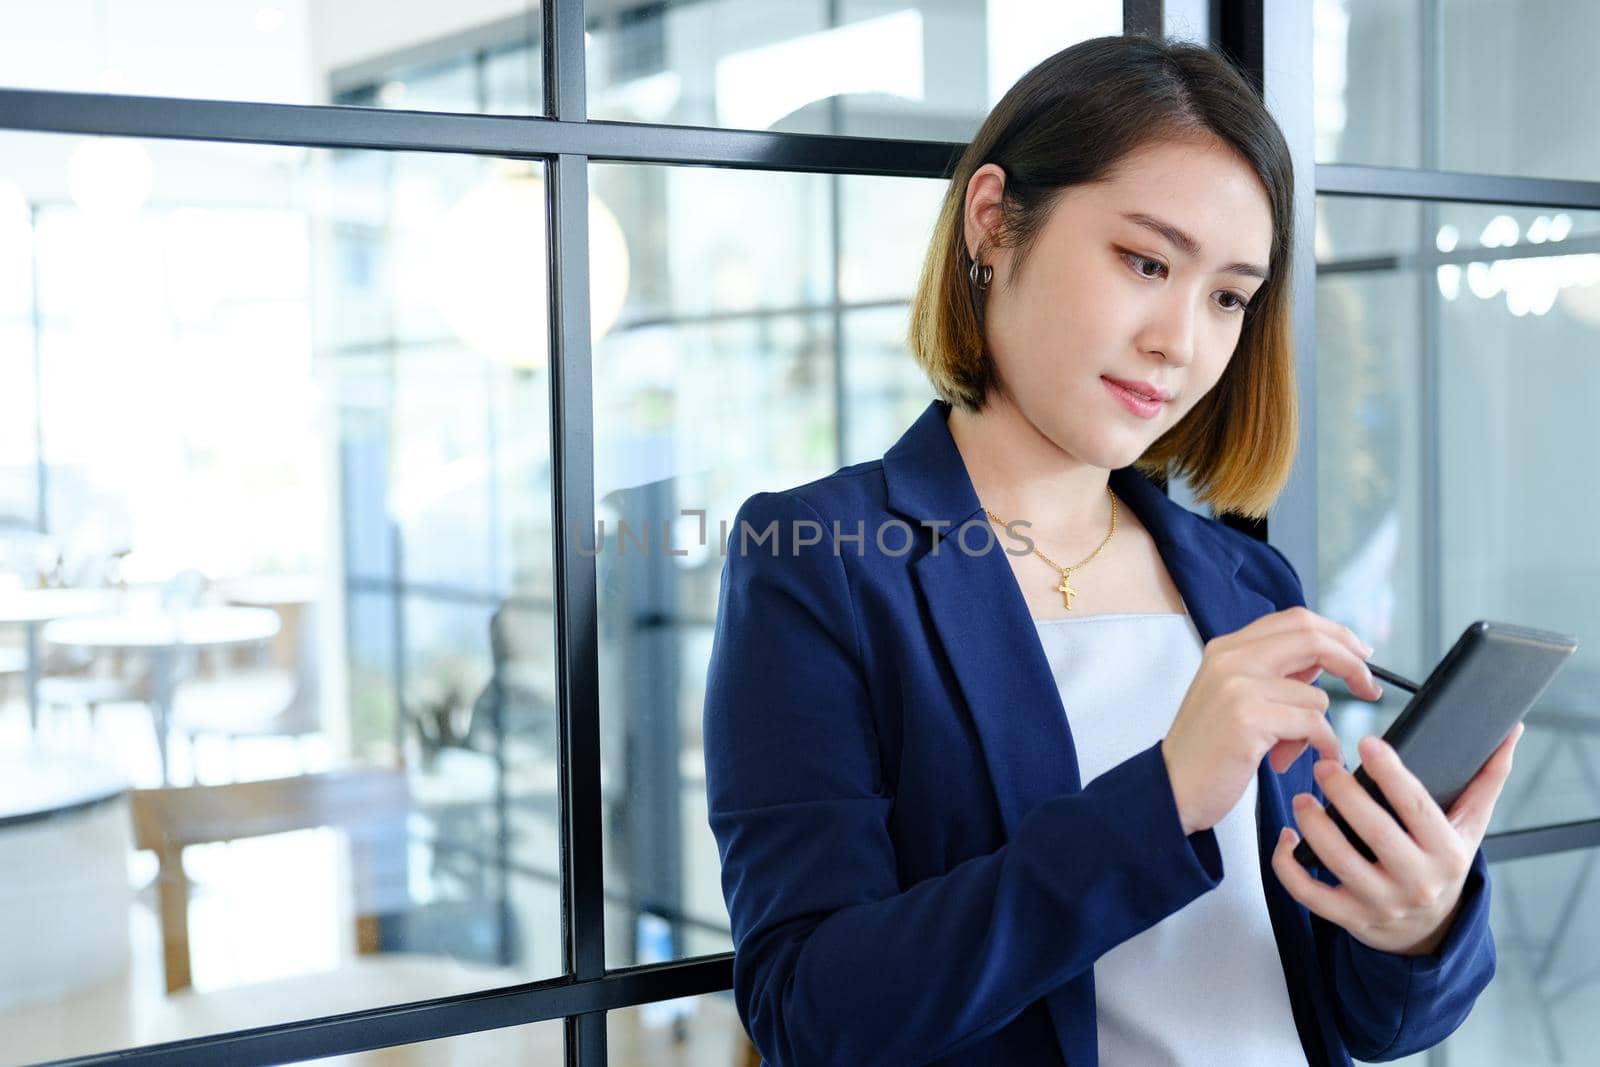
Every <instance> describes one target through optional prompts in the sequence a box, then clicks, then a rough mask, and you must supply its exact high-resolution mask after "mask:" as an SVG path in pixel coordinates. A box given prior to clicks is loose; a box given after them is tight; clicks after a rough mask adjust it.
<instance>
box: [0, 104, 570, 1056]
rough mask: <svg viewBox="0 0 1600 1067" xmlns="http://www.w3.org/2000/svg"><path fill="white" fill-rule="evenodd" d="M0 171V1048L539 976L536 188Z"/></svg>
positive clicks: (142, 145)
mask: <svg viewBox="0 0 1600 1067" xmlns="http://www.w3.org/2000/svg"><path fill="white" fill-rule="evenodd" d="M0 158H3V159H4V160H5V163H4V165H3V166H0V190H3V195H0V203H4V205H5V209H4V219H5V221H4V223H3V225H4V226H5V229H6V236H7V239H6V240H5V241H3V242H0V247H3V248H4V264H5V266H4V268H3V269H4V271H5V275H6V284H5V285H4V287H3V292H4V294H5V295H4V303H3V305H0V337H3V338H4V343H3V346H0V376H3V378H4V381H5V382H6V383H8V386H9V387H8V388H6V389H4V390H3V395H4V403H5V404H6V405H7V408H8V412H9V414H10V415H11V416H12V417H8V418H7V419H6V420H5V422H6V424H7V425H6V430H5V432H4V435H3V437H0V484H3V485H4V486H5V487H6V488H5V492H4V496H3V497H0V508H3V513H4V533H3V535H0V633H3V636H0V640H3V641H4V642H5V644H4V646H3V652H4V660H3V664H4V666H5V668H6V669H5V673H4V674H3V675H0V680H3V681H4V683H5V689H4V692H3V704H0V763H3V765H4V770H3V771H0V781H4V782H5V783H6V788H5V790H3V791H0V793H3V796H0V804H3V805H4V807H3V808H0V863H3V864H4V866H5V868H6V869H7V870H10V871H12V872H13V875H14V877H12V879H11V882H10V884H9V886H8V893H7V898H8V902H9V903H8V907H7V908H6V909H5V915H4V918H3V919H0V923H3V925H4V927H5V929H4V930H0V942H3V943H4V944H6V945H7V946H8V948H7V951H6V953H5V954H4V960H3V962H0V1033H4V1034H5V1035H6V1039H5V1040H4V1041H3V1042H0V1046H3V1051H0V1060H3V1061H4V1062H7V1063H14V1062H32V1061H36V1060H43V1059H56V1058H60V1057H64V1056H68V1055H77V1054H84V1053H89V1052H95V1051H101V1050H106V1049H114V1048H119V1047H123V1046H127V1045H132V1044H143V1043H146V1042H149V1041H157V1040H173V1039H177V1038H181V1037H187V1036H193V1035H194V1034H196V1033H205V1032H212V1031H216V1030H235V1029H242V1028H245V1027H249V1026H259V1025H264V1024H268V1023H275V1022H281V1021H285V1020H289V1019H298V1018H305V1017H311V1016H320V1015H327V1014H331V1013H334V1012H336V1011H344V1010H355V1009H359V1008H370V1007H376V1006H380V1005H385V1004H392V1003H398V1002H406V1001H413V1000H419V999H424V998H427V997H433V996H441V995H446V994H449V993H460V992H466V991H471V990H476V989H484V988H489V987H497V986H503V985H507V984H513V983H517V982H523V981H527V980H529V979H533V978H543V977H551V976H554V975H558V974H560V973H561V971H562V953H561V942H560V933H561V906H560V889H559V887H560V876H559V864H558V851H557V825H558V821H557V801H556V741H555V739H556V715H555V683H554V667H553V663H554V658H553V640H554V638H553V633H554V629H553V611H552V606H551V559H552V553H553V539H552V537H551V531H550V507H551V505H550V472H549V462H550V461H549V456H550V448H549V425H548V411H549V387H548V355H547V351H546V348H547V344H546V335H547V330H546V327H545V324H544V312H543V308H544V305H545V300H546V282H545V277H544V271H545V247H546V243H545V238H544V232H543V231H544V192H543V181H544V179H543V172H542V168H541V167H540V166H538V165H536V164H527V163H511V162H508V161H501V160H495V159H488V158H480V157H468V156H446V155H436V154H406V153H375V152H354V151H350V152H346V151H324V150H308V149H290V148H272V147H265V146H256V145H250V146H231V145H220V144H207V143H198V142H178V141H135V140H101V139H95V138H80V137H67V136H60V135H43V134H22V133H4V134H0ZM113 158H114V159H115V160H116V161H117V162H118V163H119V167H118V168H117V169H115V170H106V169H104V164H105V162H106V160H108V159H113ZM86 160H87V162H86ZM130 175H131V176H133V177H137V176H138V175H143V176H144V180H143V182H142V184H134V183H131V181H130ZM19 872H20V873H19Z"/></svg>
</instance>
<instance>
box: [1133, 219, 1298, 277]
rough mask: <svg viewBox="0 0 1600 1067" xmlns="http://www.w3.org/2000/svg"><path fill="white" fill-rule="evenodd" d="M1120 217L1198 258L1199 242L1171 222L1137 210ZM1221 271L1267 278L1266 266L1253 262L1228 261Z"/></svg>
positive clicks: (1193, 257) (1189, 255)
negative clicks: (1152, 232) (1150, 231)
mask: <svg viewBox="0 0 1600 1067" xmlns="http://www.w3.org/2000/svg"><path fill="white" fill-rule="evenodd" d="M1122 217H1123V218H1125V219H1127V220H1128V221H1129V222H1132V223H1134V224H1136V225H1139V226H1143V227H1144V228H1145V229H1147V230H1153V231H1154V232H1155V233H1157V234H1160V235H1161V236H1162V237H1164V238H1166V240H1167V241H1168V242H1169V243H1171V244H1172V245H1173V246H1174V247H1175V248H1178V249H1180V250H1181V251H1182V252H1183V253H1184V254H1185V255H1187V256H1188V257H1189V258H1190V259H1199V258H1200V242H1199V241H1196V240H1195V239H1194V238H1193V237H1191V236H1189V235H1188V234H1187V233H1184V232H1183V231H1182V230H1180V229H1178V228H1177V227H1176V226H1174V225H1172V223H1170V222H1166V221H1164V220H1162V219H1158V218H1156V217H1155V216H1154V215H1145V214H1142V213H1139V212H1123V215H1122ZM1222 272H1223V273H1224V274H1243V275H1245V276H1246V277H1250V278H1259V279H1260V280H1261V281H1263V282H1264V281H1266V280H1267V268H1265V267H1258V266H1256V265H1255V264H1254V263H1229V264H1228V265H1227V266H1226V267H1223V268H1222Z"/></svg>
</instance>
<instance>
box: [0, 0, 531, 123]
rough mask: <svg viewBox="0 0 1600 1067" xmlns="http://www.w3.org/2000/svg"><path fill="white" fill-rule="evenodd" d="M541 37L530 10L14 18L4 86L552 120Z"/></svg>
mask: <svg viewBox="0 0 1600 1067" xmlns="http://www.w3.org/2000/svg"><path fill="white" fill-rule="evenodd" d="M540 26H541V20H540V15H539V10H538V6H537V5H536V4H531V3H527V2H524V0H506V2H502V3H491V4H487V5H482V4H480V5H476V6H474V7H471V8H458V7H451V6H448V5H442V4H432V3H427V2H425V0H404V2H401V3H387V4H381V5H380V4H374V3H371V2H366V0H251V2H249V3H239V2H230V3H207V4H169V3H155V2H148V0H120V2H118V3H115V4H112V3H87V2H82V0H80V2H75V3H59V4H27V5H8V10H7V12H6V14H5V16H4V21H3V31H0V86H4V87H6V88H18V89H58V90H67V91H69V92H92V93H131V94H134V95H138V96H176V97H194V98H200V99H208V100H249V101H261V102H269V103H275V104H330V103H333V104H354V105H359V106H363V107H385V108H404V109H408V110H413V111H465V112H488V113H508V114H522V115H528V114H538V113H540V111H541V110H542V109H543V88H542V75H541V63H542V60H541V58H540V54H539V53H540V48H539V44H540Z"/></svg>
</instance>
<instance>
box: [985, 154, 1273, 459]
mask: <svg viewBox="0 0 1600 1067" xmlns="http://www.w3.org/2000/svg"><path fill="white" fill-rule="evenodd" d="M1002 183H1003V172H1002V171H1001V170H1000V169H999V168H998V167H995V166H994V165H992V164H991V165H988V166H985V167H983V168H980V169H979V170H978V172H977V173H976V174H975V175H973V179H972V181H971V182H970V183H969V184H968V189H967V201H966V211H967V219H966V223H967V228H966V232H967V239H968V250H969V251H972V250H973V249H975V248H976V247H977V245H978V242H977V241H976V240H974V237H975V235H980V234H981V235H987V234H989V233H990V232H992V227H993V226H994V224H995V222H996V221H997V219H998V213H997V206H996V205H997V204H998V200H999V195H1000V191H1001V187H1002ZM983 247H984V249H985V250H984V251H983V253H982V259H983V262H985V263H987V264H990V265H992V266H993V267H994V278H993V281H992V284H991V285H990V287H989V289H988V291H987V292H986V293H985V294H984V329H985V334H986V336H987V339H988V343H989V351H990V353H991V354H992V356H993V359H994V361H995V363H996V366H997V370H998V373H999V379H1000V391H1001V393H1002V397H1001V401H1002V402H1003V403H1004V402H1009V403H1010V404H1011V405H1013V406H1014V407H1015V408H1016V409H1017V410H1018V411H1019V412H1020V413H1021V414H1022V415H1023V417H1024V418H1026V419H1027V420H1028V421H1029V422H1030V423H1032V424H1033V426H1034V427H1035V428H1036V429H1037V430H1038V431H1039V432H1040V433H1041V434H1043V435H1044V436H1045V437H1047V438H1049V439H1050V440H1051V441H1053V442H1054V443H1055V444H1056V445H1057V446H1058V447H1059V448H1061V449H1062V450H1063V451H1065V452H1067V453H1068V454H1070V455H1072V456H1074V457H1075V458H1077V459H1078V460H1080V461H1081V462H1084V463H1087V464H1090V465H1093V466H1096V467H1102V468H1105V469H1107V470H1114V469H1116V468H1119V467H1125V466H1127V465H1129V464H1130V463H1132V462H1134V461H1135V460H1136V459H1138V458H1139V456H1141V455H1142V454H1143V453H1144V452H1145V450H1146V449H1147V448H1148V447H1149V446H1150V444H1151V443H1152V442H1154V441H1155V440H1156V439H1157V438H1158V437H1160V436H1161V435H1162V434H1163V433H1165V432H1166V431H1167V430H1169V429H1171V428H1172V426H1173V425H1175V424H1176V423H1177V422H1178V421H1179V420H1180V419H1182V418H1183V417H1184V415H1186V414H1187V413H1188V412H1189V410H1190V409H1191V408H1193V407H1194V405H1195V404H1196V403H1198V402H1199V401H1200V399H1201V398H1202V397H1203V396H1205V394H1206V393H1207V392H1209V391H1210V390H1211V388H1212V387H1213V386H1215V385H1216V384H1217V381H1218V379H1219V378H1221V376H1222V372H1223V370H1224V369H1226V367H1227V365H1228V359H1229V358H1230V357H1231V356H1232V355H1233V350H1234V347H1235V346H1236V345H1237V344H1238V341H1239V336H1240V333H1241V330H1242V325H1243V322H1244V305H1245V304H1247V303H1248V302H1249V301H1250V300H1251V299H1252V298H1253V297H1254V296H1255V294H1256V292H1257V290H1259V289H1260V288H1261V287H1262V285H1263V284H1264V276H1265V273H1266V269H1267V260H1268V255H1269V253H1270V250H1271V247H1272V214H1271V205H1270V202H1269V201H1268V199H1267V193H1266V190H1265V189H1264V188H1263V187H1262V185H1261V182H1260V180H1259V179H1257V177H1256V176H1255V174H1254V172H1253V171H1251V170H1250V168H1249V167H1248V166H1247V165H1246V164H1245V163H1244V162H1243V161H1242V160H1241V159H1240V158H1239V157H1238V156H1237V155H1235V154H1234V153H1233V152H1232V150H1231V149H1228V148H1226V147H1225V146H1223V145H1221V144H1220V143H1217V142H1198V141H1162V142H1157V143H1154V144H1151V145H1149V146H1146V147H1145V148H1142V149H1140V150H1138V151H1136V152H1134V153H1132V154H1131V155H1129V156H1128V157H1127V158H1126V159H1125V160H1123V162H1122V163H1121V164H1120V165H1119V166H1118V167H1117V168H1115V169H1114V170H1113V171H1112V172H1111V174H1110V175H1109V176H1108V178H1107V179H1106V180H1105V181H1102V182H1097V183H1095V184H1092V185H1082V186H1073V187H1071V188H1069V189H1066V190H1064V191H1063V192H1062V193H1061V194H1060V195H1059V196H1058V198H1057V200H1056V202H1055V206H1054V207H1053V208H1052V209H1051V212H1050V215H1049V218H1048V219H1047V221H1046V222H1045V224H1044V227H1043V228H1042V230H1041V231H1040V233H1039V235H1038V237H1037V238H1036V239H1035V241H1034V243H1033V246H1032V248H1031V249H1030V250H1029V253H1028V255H1027V259H1026V262H1025V263H1024V264H1023V266H1022V268H1021V272H1020V274H1016V275H1014V274H1013V271H1012V264H1013V262H1014V259H1013V255H1012V250H1010V249H1006V248H998V247H995V246H994V243H993V241H985V242H984V244H983ZM1008 282H1009V284H1008ZM1111 379H1118V380H1121V381H1124V382H1129V383H1135V385H1136V388H1138V389H1146V388H1149V389H1153V390H1157V391H1159V392H1160V393H1162V394H1165V399H1164V400H1160V401H1155V402H1150V401H1140V400H1138V399H1136V398H1133V397H1129V396H1128V395H1127V393H1125V392H1124V391H1123V390H1121V389H1119V388H1117V387H1115V386H1113V385H1112V384H1111V381H1110V380H1111Z"/></svg>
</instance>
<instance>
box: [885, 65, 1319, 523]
mask: <svg viewBox="0 0 1600 1067" xmlns="http://www.w3.org/2000/svg"><path fill="white" fill-rule="evenodd" d="M1196 139H1212V140H1215V141H1218V142H1220V143H1222V144H1223V145H1225V146H1227V147H1229V148H1231V149H1232V150H1233V151H1234V152H1235V153H1237V154H1238V156H1239V158H1240V159H1241V160H1242V161H1243V162H1244V163H1245V164H1246V165H1247V166H1248V167H1250V168H1251V170H1253V171H1254V172H1255V174H1256V176H1257V177H1258V178H1260V180H1261V184H1262V186H1263V187H1264V188H1265V190H1266V193H1267V199H1268V201H1269V202H1270V204H1271V209H1272V251H1271V256H1270V260H1269V262H1268V267H1267V269H1268V275H1269V277H1268V280H1267V281H1266V283H1265V284H1264V285H1263V286H1262V287H1261V289H1260V290H1259V291H1258V292H1257V293H1256V295H1255V296H1254V298H1253V299H1252V300H1251V302H1250V306H1249V309H1248V310H1247V312H1246V313H1245V320H1244V327H1243V330H1242V332H1241V334H1240V337H1239V344H1238V348H1237V349H1236V350H1235V351H1234V354H1233V356H1232V358H1231V359H1230V360H1229V363H1228V368H1227V370H1226V371H1224V372H1223V375H1222V378H1221V379H1220V380H1219V381H1218V382H1217V384H1216V386H1215V387H1214V388H1213V389H1212V390H1211V391H1210V392H1209V393H1207V394H1206V396H1205V397H1203V398H1202V399H1201V401H1200V402H1199V403H1198V404H1196V405H1195V407H1194V409H1193V410H1191V411H1190V412H1189V413H1188V414H1187V415H1186V416H1184V418H1183V419H1182V420H1181V421H1179V422H1178V424H1177V425H1175V426H1173V427H1172V428H1171V429H1170V430H1168V431H1167V432H1166V433H1165V434H1162V435H1161V437H1160V438H1158V439H1157V440H1156V441H1155V442H1154V443H1153V444H1152V445H1151V446H1150V448H1149V449H1148V450H1146V452H1145V454H1144V455H1143V456H1141V457H1140V458H1139V460H1138V461H1137V466H1138V467H1139V468H1140V469H1141V470H1144V471H1146V472H1147V473H1156V474H1161V475H1163V476H1172V475H1182V476H1185V477H1187V478H1188V480H1189V482H1190V483H1191V485H1192V487H1193V488H1194V491H1195V495H1196V497H1197V498H1198V499H1200V500H1203V501H1205V502H1207V503H1209V504H1211V505H1212V507H1214V508H1215V509H1216V510H1217V511H1219V512H1223V511H1231V512H1236V513H1238V514H1242V515H1249V516H1252V517H1259V516H1262V515H1265V514H1266V512H1267V509H1268V508H1269V507H1270V506H1271V504H1272V502H1273V501H1274V500H1275V499H1277V496H1278V494H1279V492H1281V491H1282V489H1283V485H1284V483H1285V482H1287V481H1288V478H1289V469H1290V467H1291V465H1292V464H1293V462H1294V452H1295V443H1296V437H1297V434H1298V419H1299V410H1298V405H1297V401H1296V394H1295V381H1294V352H1293V348H1292V344H1291V324H1290V316H1289V312H1290V309H1289V292H1290V291H1289V280H1290V279H1289V273H1290V261H1291V249H1292V247H1293V242H1294V214H1293V211H1294V172H1293V168H1292V166H1291V163H1290V157H1289V148H1288V145H1287V144H1285V142H1284V139H1283V133H1282V131H1281V130H1279V128H1278V125H1277V123H1276V122H1275V121H1274V120H1273V118H1272V116H1271V115H1270V114H1268V113H1267V109H1266V107H1265V106H1264V105H1263V104H1262V102H1261V100H1260V98H1259V97H1258V96H1257V95H1256V93H1255V90H1254V89H1253V88H1252V87H1251V86H1250V84H1249V82H1247V81H1246V80H1245V78H1244V76H1243V75H1241V74H1240V73H1239V71H1238V70H1236V69H1235V68H1234V67H1233V66H1232V65H1231V64H1230V63H1229V62H1228V61H1227V60H1226V59H1224V58H1223V57H1222V56H1221V55H1219V54H1217V53H1216V52H1212V51H1210V50H1209V49H1206V48H1202V47H1200V46H1198V45H1193V44H1186V43H1181V42H1165V41H1161V40H1158V39H1154V38H1150V37H1098V38H1095V39H1094V40H1090V41H1084V42H1082V43H1081V44H1076V45H1073V46H1072V47H1070V48H1067V49H1065V50H1063V51H1061V52H1057V53H1056V54H1055V55H1053V56H1051V57H1050V58H1049V59H1046V60H1045V61H1044V62H1042V63H1040V64H1039V65H1038V66H1036V67H1034V68H1033V69H1032V70H1031V71H1029V72H1028V73H1027V74H1025V75H1024V76H1023V77H1022V79H1021V80H1020V81H1018V82H1017V83H1016V84H1015V85H1013V86H1012V87H1011V89H1010V90H1009V91H1008V92H1007V93H1006V94H1005V96H1004V97H1003V98H1001V100H1000V102H999V103H998V104H996V105H995V107H994V110H993V111H991V112H990V113H989V117H988V118H987V119H985V120H984V123H983V125H982V126H981V127H980V128H979V130H978V133H977V136H976V137H974V138H973V140H972V143H971V144H970V145H968V146H967V149H966V151H965V152H964V153H962V155H961V158H960V160H958V161H957V163H956V166H955V170H954V172H953V173H952V175H951V177H950V186H949V188H948V189H947V190H946V192H945V198H944V203H943V205H942V206H941V208H940V211H939V219H938V222H937V224H936V225H935V227H934V231H933V238H932V241H931V242H930V244H929V247H928V254H927V257H926V259H925V260H924V262H923V266H922V277H921V280H920V281H919V282H918V285H917V292H916V295H915V297H914V298H913V299H912V303H911V327H910V334H909V338H908V340H909V343H910V346H911V350H912V352H913V354H914V355H915V356H916V358H917V362H918V363H919V364H921V366H922V368H923V370H924V371H926V372H927V375H928V378H929V380H930V381H931V382H932V383H933V387H934V390H935V391H936V392H937V393H938V394H939V396H940V397H941V398H942V399H944V400H945V401H947V402H949V403H951V404H953V405H958V406H960V407H963V408H965V409H967V410H973V411H976V410H978V409H980V408H982V407H983V405H984V402H985V400H986V398H987V396H988V394H989V391H990V390H991V389H992V388H994V386H995V384H996V379H995V366H994V361H993V358H992V357H991V356H990V354H989V351H988V347H987V345H986V344H985V341H984V334H983V325H982V321H981V304H980V297H979V294H977V293H976V292H974V291H973V289H972V287H971V284H970V282H969V281H968V277H967V272H968V269H969V268H970V267H971V265H972V259H971V257H970V256H969V255H968V252H967V241H966V232H965V211H964V209H965V205H966V192H967V183H968V182H970V181H971V180H972V175H973V174H974V173H975V172H976V171H977V170H978V168H979V167H982V166H983V165H985V164H987V163H994V164H996V165H998V166H999V167H1000V168H1001V169H1002V170H1003V171H1005V175H1006V180H1005V190H1004V193H1003V195H1002V199H1001V204H1000V221H999V226H998V230H997V236H996V238H995V239H996V241H997V242H998V243H1001V244H1003V245H1004V246H1005V247H1007V248H1010V249H1012V250H1013V258H1012V262H1013V264H1014V266H1013V271H1016V270H1020V268H1021V266H1022V264H1023V261H1024V260H1025V259H1026V258H1027V253H1028V249H1029V247H1030V246H1031V244H1032V242H1033V240H1034V238H1035V237H1037V235H1038V233H1039V231H1040V230H1041V229H1042V228H1043V226H1044V223H1045V221H1046V219H1048V218H1049V215H1050V211H1051V209H1052V208H1053V207H1054V205H1055V202H1056V197H1057V196H1058V194H1059V193H1060V192H1061V191H1062V190H1064V189H1066V188H1069V187H1071V186H1074V185H1083V184H1087V183H1090V182H1096V181H1101V180H1104V179H1106V178H1108V177H1110V175H1111V171H1112V170H1113V169H1114V168H1115V167H1116V166H1117V165H1118V164H1119V163H1121V162H1122V161H1123V160H1124V159H1125V158H1126V157H1127V156H1128V155H1129V154H1130V153H1132V152H1134V151H1136V150H1138V149H1140V148H1143V147H1145V146H1146V145H1148V144H1151V143H1152V142H1156V141H1161V140H1189V141H1193V140H1196ZM981 252H982V250H981V249H980V256H981Z"/></svg>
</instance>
